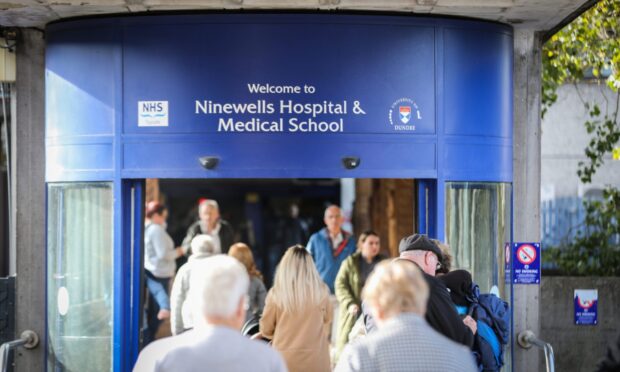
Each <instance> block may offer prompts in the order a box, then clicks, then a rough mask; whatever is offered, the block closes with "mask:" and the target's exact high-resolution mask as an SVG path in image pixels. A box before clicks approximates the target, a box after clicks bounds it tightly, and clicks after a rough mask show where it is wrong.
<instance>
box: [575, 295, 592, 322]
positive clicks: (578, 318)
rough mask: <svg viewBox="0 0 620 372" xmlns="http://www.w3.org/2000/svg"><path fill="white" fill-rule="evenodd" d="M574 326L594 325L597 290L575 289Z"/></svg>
mask: <svg viewBox="0 0 620 372" xmlns="http://www.w3.org/2000/svg"><path fill="white" fill-rule="evenodd" d="M574 302H575V324H577V325H596V324H597V323H598V318H597V306H598V290H597V289H575V295H574Z"/></svg>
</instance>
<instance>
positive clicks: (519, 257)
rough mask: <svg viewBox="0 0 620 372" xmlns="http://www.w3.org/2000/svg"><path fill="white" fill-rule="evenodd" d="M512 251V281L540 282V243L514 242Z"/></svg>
mask: <svg viewBox="0 0 620 372" xmlns="http://www.w3.org/2000/svg"><path fill="white" fill-rule="evenodd" d="M512 252H513V255H512V262H513V264H512V273H513V274H512V282H513V283H514V284H540V243H514V244H513V245H512Z"/></svg>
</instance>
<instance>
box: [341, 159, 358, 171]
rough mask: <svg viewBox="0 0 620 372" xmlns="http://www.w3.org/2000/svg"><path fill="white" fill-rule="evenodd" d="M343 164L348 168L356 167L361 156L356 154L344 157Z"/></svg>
mask: <svg viewBox="0 0 620 372" xmlns="http://www.w3.org/2000/svg"><path fill="white" fill-rule="evenodd" d="M342 165H344V167H345V168H347V169H355V168H357V167H358V166H359V165H360V158H358V157H354V156H346V157H344V158H342Z"/></svg>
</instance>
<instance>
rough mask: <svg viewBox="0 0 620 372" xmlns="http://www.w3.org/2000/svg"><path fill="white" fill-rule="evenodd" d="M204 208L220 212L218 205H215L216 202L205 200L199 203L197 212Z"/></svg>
mask: <svg viewBox="0 0 620 372" xmlns="http://www.w3.org/2000/svg"><path fill="white" fill-rule="evenodd" d="M206 207H211V208H214V209H215V210H217V211H219V210H220V206H219V204H217V201H215V200H213V199H206V200H203V201H202V202H200V204H199V205H198V210H199V211H200V210H202V209H203V208H206Z"/></svg>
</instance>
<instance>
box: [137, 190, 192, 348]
mask: <svg viewBox="0 0 620 372" xmlns="http://www.w3.org/2000/svg"><path fill="white" fill-rule="evenodd" d="M145 216H146V225H145V228H144V272H145V275H146V286H147V289H148V292H149V298H148V302H147V313H146V319H147V322H146V323H147V324H146V329H145V330H144V344H145V345H146V344H148V343H150V342H151V341H153V340H154V339H155V334H156V333H157V329H158V328H159V325H160V323H161V321H162V320H163V319H167V318H169V317H170V298H169V297H168V283H169V282H170V278H172V277H173V276H174V272H175V270H176V263H175V261H174V260H175V259H176V258H177V257H179V256H180V255H181V254H182V252H183V251H182V249H181V248H180V247H179V248H175V247H174V242H173V241H172V238H171V237H170V235H168V233H167V232H166V226H167V225H166V219H167V218H168V210H167V209H166V207H165V206H164V205H163V204H161V203H159V202H156V201H151V202H149V203H148V204H147V206H146V212H145Z"/></svg>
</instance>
